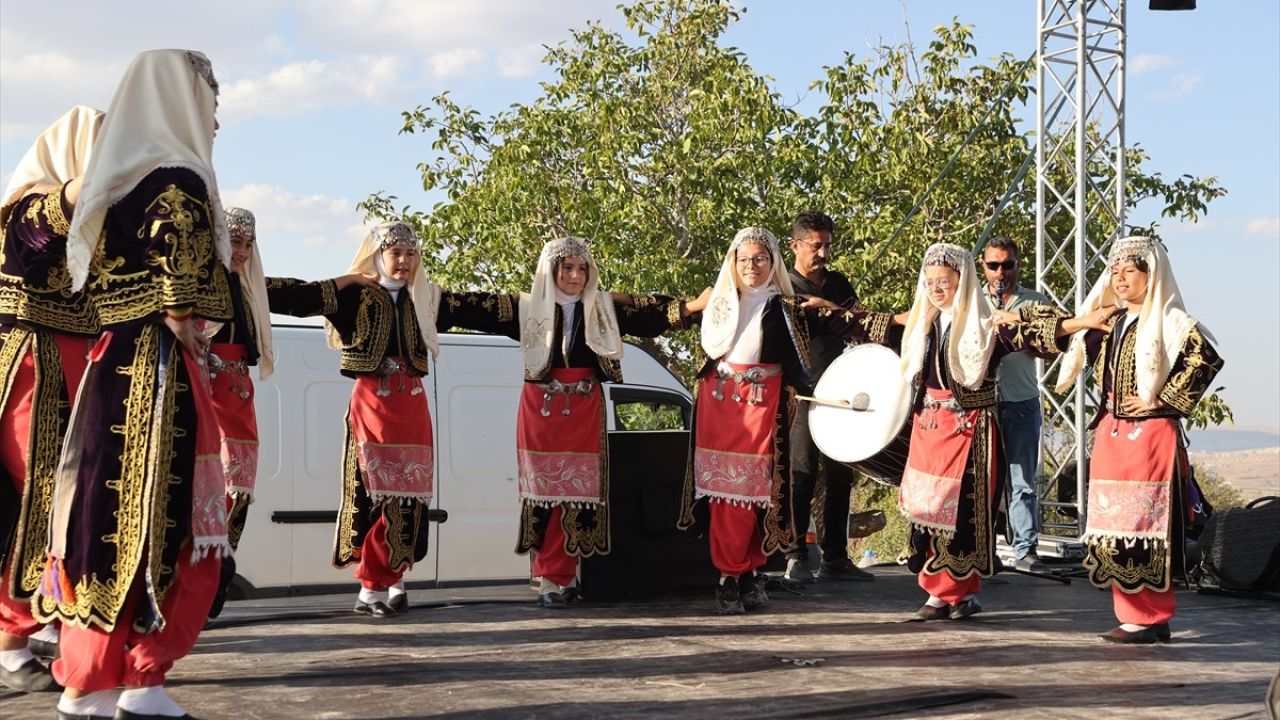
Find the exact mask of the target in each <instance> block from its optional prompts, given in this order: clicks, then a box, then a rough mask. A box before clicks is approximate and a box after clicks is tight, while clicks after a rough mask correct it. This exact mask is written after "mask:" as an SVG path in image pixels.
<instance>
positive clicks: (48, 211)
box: [44, 185, 71, 236]
mask: <svg viewBox="0 0 1280 720" xmlns="http://www.w3.org/2000/svg"><path fill="white" fill-rule="evenodd" d="M64 187H66V186H65V185H64V186H63V187H60V188H58V189H57V190H55V191H53V192H51V193H49V194H48V195H47V196H46V199H45V203H44V217H45V220H46V221H47V222H48V225H49V229H50V230H51V231H53V234H54V235H62V236H66V234H67V233H69V232H71V223H70V222H68V221H67V216H66V214H65V213H64V212H62V190H63V188H64Z"/></svg>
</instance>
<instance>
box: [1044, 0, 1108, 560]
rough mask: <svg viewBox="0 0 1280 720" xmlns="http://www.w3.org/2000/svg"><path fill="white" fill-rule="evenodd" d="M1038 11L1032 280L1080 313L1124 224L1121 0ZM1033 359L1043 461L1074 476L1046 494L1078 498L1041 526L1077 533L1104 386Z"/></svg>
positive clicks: (1052, 4) (1047, 4)
mask: <svg viewBox="0 0 1280 720" xmlns="http://www.w3.org/2000/svg"><path fill="white" fill-rule="evenodd" d="M1036 20H1037V34H1038V44H1037V48H1038V50H1037V56H1036V60H1037V63H1036V65H1037V71H1036V99H1037V107H1036V236H1035V237H1036V289H1037V290H1039V291H1040V292H1043V293H1044V294H1045V295H1047V296H1048V297H1049V298H1050V300H1051V301H1052V302H1053V303H1054V304H1056V305H1057V306H1058V307H1060V308H1062V309H1064V310H1067V311H1070V312H1073V313H1074V312H1075V311H1076V310H1077V309H1078V308H1079V307H1080V306H1081V305H1082V304H1083V302H1084V298H1085V294H1086V293H1087V292H1088V290H1089V285H1090V281H1091V279H1092V278H1094V277H1096V276H1097V270H1099V269H1100V268H1101V266H1102V263H1104V262H1105V260H1106V255H1105V253H1106V251H1107V250H1108V248H1109V247H1110V244H1111V241H1112V240H1114V239H1115V238H1116V237H1118V236H1119V235H1120V234H1121V233H1122V232H1123V231H1124V219H1125V218H1124V211H1125V174H1124V164H1125V144H1124V141H1125V136H1124V90H1125V0H1038V12H1037V17H1036ZM1036 364H1037V375H1038V377H1039V378H1040V384H1041V393H1042V395H1041V396H1042V397H1043V398H1044V399H1045V401H1046V414H1045V419H1044V432H1043V435H1042V438H1041V449H1042V457H1043V460H1044V466H1045V467H1046V469H1047V472H1048V473H1049V476H1050V477H1052V478H1056V479H1058V480H1059V481H1061V482H1074V483H1075V485H1076V494H1075V499H1074V501H1071V502H1065V503H1057V502H1053V501H1047V502H1045V503H1044V505H1045V506H1047V507H1054V506H1057V507H1058V508H1059V509H1060V510H1062V509H1066V508H1065V507H1064V506H1066V507H1070V508H1074V510H1075V513H1074V515H1075V518H1074V520H1070V519H1069V518H1070V515H1071V514H1070V513H1065V514H1063V515H1062V517H1059V518H1057V519H1056V521H1046V523H1045V527H1046V529H1051V530H1055V531H1056V534H1059V535H1062V534H1063V532H1064V531H1065V534H1066V535H1067V536H1072V535H1074V537H1079V536H1080V534H1081V533H1082V532H1083V529H1084V525H1085V505H1086V497H1087V496H1086V489H1085V480H1086V477H1087V475H1086V472H1085V470H1084V469H1085V468H1086V467H1087V460H1086V457H1087V456H1086V450H1087V447H1086V446H1087V442H1086V439H1085V438H1086V427H1087V425H1088V422H1089V419H1090V415H1091V414H1092V412H1093V408H1095V407H1097V401H1098V389H1097V388H1096V387H1095V386H1094V383H1093V376H1092V374H1089V373H1086V374H1085V375H1084V377H1081V378H1079V381H1078V382H1077V383H1076V386H1075V389H1074V390H1073V391H1072V392H1071V393H1069V394H1068V395H1066V396H1065V397H1064V396H1061V395H1058V394H1056V393H1054V392H1053V391H1052V386H1053V384H1054V378H1056V376H1057V363H1056V362H1055V363H1052V364H1050V365H1048V366H1046V364H1045V363H1044V362H1043V361H1037V363H1036ZM1073 466H1074V467H1075V468H1078V469H1079V471H1078V472H1074V473H1072V472H1071V471H1070V468H1071V467H1073ZM1055 484H1056V483H1049V485H1050V486H1052V485H1055ZM1042 487H1044V485H1042ZM1064 518H1067V519H1064Z"/></svg>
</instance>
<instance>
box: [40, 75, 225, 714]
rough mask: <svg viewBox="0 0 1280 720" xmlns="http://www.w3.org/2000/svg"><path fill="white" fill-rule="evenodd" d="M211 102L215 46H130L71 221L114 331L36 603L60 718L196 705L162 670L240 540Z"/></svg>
mask: <svg viewBox="0 0 1280 720" xmlns="http://www.w3.org/2000/svg"><path fill="white" fill-rule="evenodd" d="M216 106H217V82H216V80H215V79H214V75H213V69H212V66H211V65H210V64H209V60H208V59H207V58H206V57H205V56H204V55H202V54H200V53H197V52H191V51H183V50H155V51H150V52H145V53H142V54H141V55H139V56H138V57H137V58H135V59H134V61H133V63H132V64H131V65H130V66H129V69H128V70H127V71H126V73H125V76H124V79H123V80H122V81H121V83H120V87H119V89H118V90H117V91H116V94H115V97H114V98H113V99H112V101H111V107H110V108H109V109H108V111H107V117H106V120H105V121H104V122H103V125H102V129H101V131H100V132H99V135H98V140H97V144H96V145H95V147H94V151H93V157H92V158H91V160H90V162H89V168H88V170H87V171H86V173H85V179H84V188H83V191H82V192H81V196H80V201H79V204H78V207H77V208H76V212H75V216H74V218H73V219H72V221H71V230H70V232H69V234H68V238H67V268H68V270H69V271H70V275H71V287H72V289H75V290H78V289H80V288H82V287H86V288H87V292H88V295H89V300H90V302H91V303H92V304H93V306H94V309H95V311H96V312H97V314H98V318H99V320H100V322H101V324H102V328H103V330H104V332H103V334H102V335H101V337H100V338H99V339H98V342H97V343H96V344H95V345H94V348H93V350H92V352H91V354H90V358H89V360H90V362H89V367H88V369H87V371H86V372H85V376H84V379H83V380H82V381H81V387H80V394H79V401H78V403H77V404H76V407H75V410H74V412H73V413H72V419H71V428H70V430H69V431H68V435H67V439H66V442H65V444H64V447H63V454H62V458H61V461H60V464H59V468H58V481H57V488H56V494H55V496H54V507H53V515H52V518H51V520H50V524H51V530H50V548H49V559H48V562H47V564H46V567H45V571H44V577H43V578H42V580H41V585H40V588H39V590H38V591H37V595H36V599H35V602H36V605H35V614H36V617H37V618H38V619H40V620H42V621H44V622H51V621H54V620H60V621H62V624H63V631H62V641H61V656H60V658H59V659H58V660H57V661H55V662H54V664H53V674H54V677H55V678H56V679H57V681H58V682H59V683H61V684H62V685H63V686H64V687H65V688H66V689H65V691H64V692H63V694H62V698H61V700H60V701H59V703H58V712H59V716H60V717H86V716H87V717H109V716H111V715H112V713H113V712H114V713H115V717H116V718H163V717H183V716H185V713H184V712H183V710H182V708H181V707H179V706H178V705H177V703H175V702H174V701H173V700H172V699H171V698H170V697H169V696H168V694H166V693H165V690H164V680H165V675H166V674H167V672H168V671H169V669H170V668H171V667H172V666H173V663H174V661H176V660H177V659H179V658H181V657H183V656H184V655H186V654H187V653H188V652H189V651H190V650H191V648H192V646H193V645H194V644H195V641H196V637H197V636H198V635H199V633H200V629H201V627H202V626H203V624H204V620H205V615H206V613H207V612H208V610H209V604H210V603H211V602H212V600H213V596H214V592H215V591H216V589H217V584H218V573H219V568H220V566H221V558H222V557H223V556H225V555H226V554H228V553H229V552H230V550H231V548H230V545H229V544H228V542H227V532H226V505H225V501H224V500H223V497H224V493H223V490H222V468H221V465H220V463H219V461H218V426H217V420H216V418H215V417H214V414H213V407H212V401H211V398H210V395H209V385H208V376H207V374H206V370H205V367H204V357H203V354H204V348H203V336H202V335H201V334H200V325H201V324H202V323H203V322H204V320H206V319H208V320H218V321H225V320H229V319H230V317H231V298H230V293H229V292H228V279H227V268H226V266H225V261H226V258H227V257H228V255H229V250H228V242H227V228H226V223H225V221H224V218H223V213H222V202H221V200H220V199H219V196H218V185H217V181H216V179H215V176H214V171H213V165H212V162H211V155H212V152H213V135H214V131H215V130H216V128H217V122H216V120H215V119H214V111H215V108H216ZM86 281H87V285H86ZM121 686H124V688H125V690H124V691H123V692H120V690H119V689H118V688H120V687H121Z"/></svg>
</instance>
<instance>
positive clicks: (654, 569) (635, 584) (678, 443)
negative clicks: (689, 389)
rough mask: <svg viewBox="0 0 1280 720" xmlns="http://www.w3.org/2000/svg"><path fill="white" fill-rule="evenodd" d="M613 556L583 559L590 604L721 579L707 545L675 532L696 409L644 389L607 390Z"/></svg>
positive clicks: (668, 393) (674, 395) (667, 393)
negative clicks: (595, 601) (690, 433)
mask: <svg viewBox="0 0 1280 720" xmlns="http://www.w3.org/2000/svg"><path fill="white" fill-rule="evenodd" d="M604 387H605V400H606V407H607V408H608V418H607V420H606V426H607V429H608V440H607V441H608V443H609V497H608V501H607V507H608V511H609V513H610V523H611V525H612V531H613V533H612V549H611V551H610V553H609V554H608V555H605V556H602V557H600V556H597V557H590V558H584V559H583V561H582V593H583V596H584V597H586V598H588V599H592V600H609V599H617V598H624V597H638V596H644V595H658V594H664V593H671V592H687V591H695V590H705V589H707V588H710V587H712V586H713V585H714V584H715V582H716V578H717V577H718V573H717V572H716V570H715V568H714V567H713V566H712V565H711V555H710V551H709V549H708V546H707V540H706V538H702V539H698V538H694V537H693V536H691V535H689V534H687V533H685V532H683V531H681V530H678V529H677V528H676V521H677V520H678V519H679V515H680V503H681V500H682V499H683V498H682V493H683V491H684V480H685V471H686V468H687V466H688V454H689V451H690V436H689V432H690V428H691V426H692V416H693V401H692V400H691V399H690V398H689V397H688V396H687V395H684V394H682V393H678V392H674V391H672V390H668V389H665V388H657V387H649V386H642V385H626V384H618V385H608V384H606V385H605V386H604Z"/></svg>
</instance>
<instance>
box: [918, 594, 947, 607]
mask: <svg viewBox="0 0 1280 720" xmlns="http://www.w3.org/2000/svg"><path fill="white" fill-rule="evenodd" d="M924 604H925V605H928V606H929V607H946V606H947V604H948V603H947V601H946V600H943V599H941V598H937V597H934V596H933V595H930V596H929V599H928V600H925V601H924Z"/></svg>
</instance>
